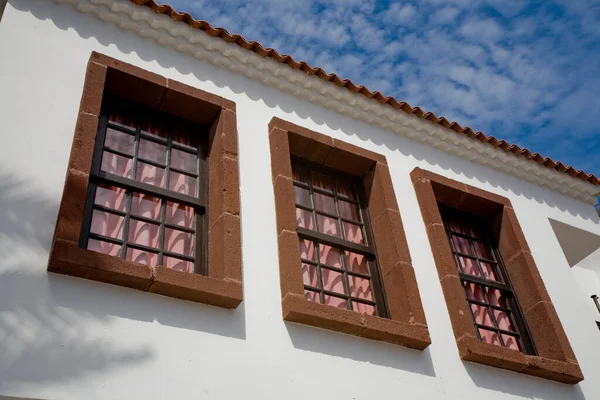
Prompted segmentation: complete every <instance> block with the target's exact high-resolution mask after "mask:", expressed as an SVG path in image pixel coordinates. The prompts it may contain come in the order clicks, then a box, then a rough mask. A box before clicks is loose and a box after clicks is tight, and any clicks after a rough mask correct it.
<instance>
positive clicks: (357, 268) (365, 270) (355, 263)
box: [344, 251, 369, 275]
mask: <svg viewBox="0 0 600 400" xmlns="http://www.w3.org/2000/svg"><path fill="white" fill-rule="evenodd" d="M344 261H345V263H346V269H347V270H348V271H352V272H358V273H361V274H365V275H368V274H369V264H368V262H367V258H366V257H365V256H363V255H362V254H357V253H353V252H351V251H344Z"/></svg>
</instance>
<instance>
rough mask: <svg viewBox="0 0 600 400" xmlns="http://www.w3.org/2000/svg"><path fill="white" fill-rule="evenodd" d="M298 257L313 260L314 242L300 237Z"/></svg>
mask: <svg viewBox="0 0 600 400" xmlns="http://www.w3.org/2000/svg"><path fill="white" fill-rule="evenodd" d="M300 257H302V258H303V259H305V260H311V261H313V260H315V244H314V243H313V242H311V241H310V240H303V239H300Z"/></svg>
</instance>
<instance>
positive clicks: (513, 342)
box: [501, 333, 521, 350]
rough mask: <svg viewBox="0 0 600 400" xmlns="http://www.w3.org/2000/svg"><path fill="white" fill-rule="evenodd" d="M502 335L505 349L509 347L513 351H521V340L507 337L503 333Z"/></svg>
mask: <svg viewBox="0 0 600 400" xmlns="http://www.w3.org/2000/svg"><path fill="white" fill-rule="evenodd" d="M501 335H502V340H503V341H504V346H505V347H508V348H509V349H513V350H521V345H520V343H519V339H517V338H516V337H514V336H510V335H505V334H503V333H502V334H501Z"/></svg>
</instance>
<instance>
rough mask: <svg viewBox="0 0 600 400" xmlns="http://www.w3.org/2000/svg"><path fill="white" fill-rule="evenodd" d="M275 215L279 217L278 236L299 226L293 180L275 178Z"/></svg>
mask: <svg viewBox="0 0 600 400" xmlns="http://www.w3.org/2000/svg"><path fill="white" fill-rule="evenodd" d="M273 189H274V191H275V213H276V217H277V234H279V233H280V232H281V231H283V230H288V231H294V230H296V228H297V226H298V222H297V219H296V202H295V200H294V185H293V183H292V180H291V179H289V178H286V177H284V176H278V177H277V178H275V181H274V184H273Z"/></svg>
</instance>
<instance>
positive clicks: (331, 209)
mask: <svg viewBox="0 0 600 400" xmlns="http://www.w3.org/2000/svg"><path fill="white" fill-rule="evenodd" d="M313 199H314V200H315V209H316V210H318V211H322V212H325V213H327V214H333V215H337V212H336V211H335V200H334V199H333V197H331V196H327V195H325V194H321V193H317V192H314V193H313Z"/></svg>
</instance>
